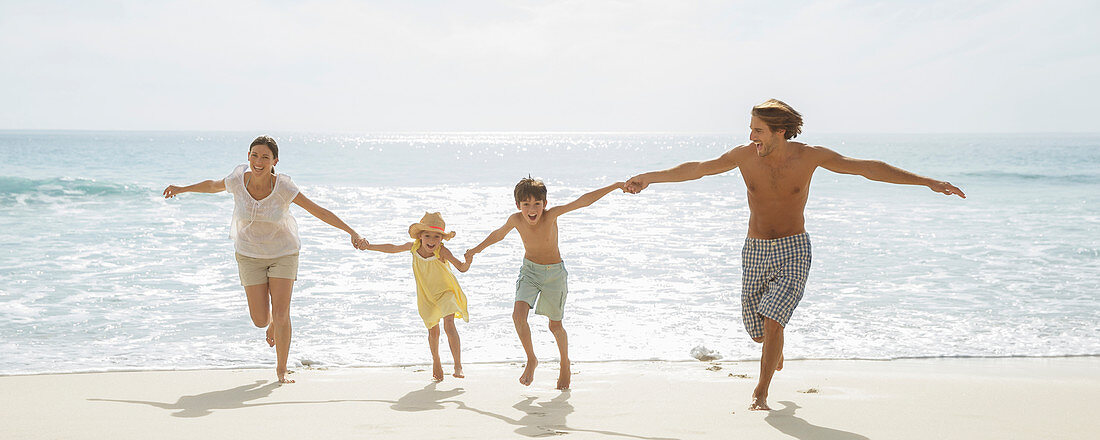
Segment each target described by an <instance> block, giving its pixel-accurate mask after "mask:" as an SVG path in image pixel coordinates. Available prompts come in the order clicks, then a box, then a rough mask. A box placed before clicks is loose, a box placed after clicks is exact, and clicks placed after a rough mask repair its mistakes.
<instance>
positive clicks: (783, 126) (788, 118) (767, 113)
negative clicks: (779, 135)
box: [752, 99, 802, 139]
mask: <svg viewBox="0 0 1100 440" xmlns="http://www.w3.org/2000/svg"><path fill="white" fill-rule="evenodd" d="M752 115H753V116H756V117H758V118H760V120H761V121H764V123H765V124H768V128H770V129H771V130H772V131H776V130H786V131H785V132H784V133H783V137H784V138H785V139H791V138H793V137H795V136H798V134H799V133H802V115H801V114H799V113H798V112H796V111H795V110H794V109H793V108H791V106H789V105H787V103H785V102H783V101H780V100H778V99H769V100H767V101H764V103H763V104H760V105H757V106H755V107H753V108H752Z"/></svg>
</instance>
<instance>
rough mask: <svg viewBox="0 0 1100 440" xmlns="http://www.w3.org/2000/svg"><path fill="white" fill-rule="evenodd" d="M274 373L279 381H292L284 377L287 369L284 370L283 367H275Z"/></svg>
mask: <svg viewBox="0 0 1100 440" xmlns="http://www.w3.org/2000/svg"><path fill="white" fill-rule="evenodd" d="M275 374H276V375H278V376H279V383H294V379H287V378H286V375H287V371H286V369H285V368H284V369H281V370H280V369H278V368H276V369H275Z"/></svg>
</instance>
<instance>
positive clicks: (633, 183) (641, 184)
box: [623, 174, 649, 194]
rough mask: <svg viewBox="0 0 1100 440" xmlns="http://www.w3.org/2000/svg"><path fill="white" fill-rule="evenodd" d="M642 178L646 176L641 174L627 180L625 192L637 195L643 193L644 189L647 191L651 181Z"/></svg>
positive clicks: (624, 186)
mask: <svg viewBox="0 0 1100 440" xmlns="http://www.w3.org/2000/svg"><path fill="white" fill-rule="evenodd" d="M642 176H644V174H639V175H637V176H634V177H631V178H630V180H627V181H626V184H624V185H623V191H624V192H628V193H631V194H637V193H640V192H642V190H643V189H646V187H647V186H649V181H648V179H646V178H644V177H642Z"/></svg>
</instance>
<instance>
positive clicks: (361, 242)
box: [351, 234, 370, 251]
mask: <svg viewBox="0 0 1100 440" xmlns="http://www.w3.org/2000/svg"><path fill="white" fill-rule="evenodd" d="M351 245H352V246H354V247H355V248H356V249H359V250H361V251H365V250H367V246H369V245H370V243H368V242H367V239H365V238H363V237H360V236H359V234H351Z"/></svg>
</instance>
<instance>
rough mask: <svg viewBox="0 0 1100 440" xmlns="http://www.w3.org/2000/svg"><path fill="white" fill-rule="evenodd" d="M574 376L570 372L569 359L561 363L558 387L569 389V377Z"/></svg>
mask: <svg viewBox="0 0 1100 440" xmlns="http://www.w3.org/2000/svg"><path fill="white" fill-rule="evenodd" d="M572 377H573V374H572V373H570V372H569V361H564V362H562V363H561V372H560V373H558V387H557V389H559V390H568V389H569V379H571V378H572Z"/></svg>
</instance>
